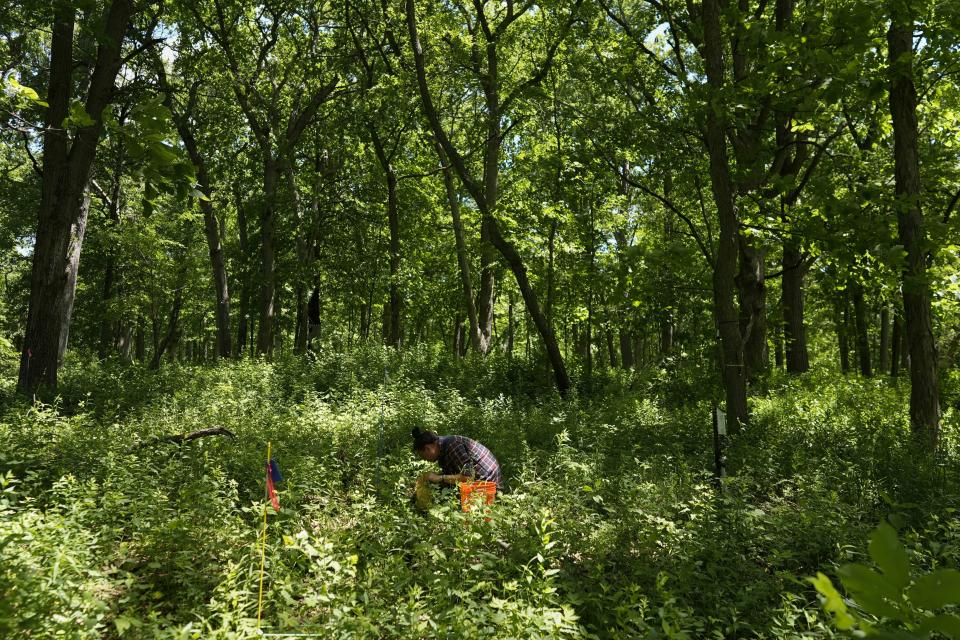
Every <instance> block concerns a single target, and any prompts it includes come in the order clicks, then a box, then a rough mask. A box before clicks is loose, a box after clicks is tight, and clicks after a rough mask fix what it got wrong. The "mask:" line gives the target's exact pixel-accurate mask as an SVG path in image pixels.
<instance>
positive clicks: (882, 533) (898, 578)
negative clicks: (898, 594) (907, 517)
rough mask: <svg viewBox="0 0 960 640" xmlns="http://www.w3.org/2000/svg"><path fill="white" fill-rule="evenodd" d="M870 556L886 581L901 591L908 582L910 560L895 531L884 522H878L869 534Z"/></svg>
mask: <svg viewBox="0 0 960 640" xmlns="http://www.w3.org/2000/svg"><path fill="white" fill-rule="evenodd" d="M869 549H870V557H871V558H873V561H874V562H876V563H877V566H878V567H880V569H881V570H882V571H883V575H884V577H885V578H886V579H887V582H889V583H890V585H891V586H892V587H893V588H894V589H896V590H897V591H901V590H902V589H903V588H904V587H905V586H907V583H908V582H910V560H909V559H908V558H907V551H906V549H904V548H903V545H902V544H900V540H898V539H897V532H896V531H894V530H893V527H891V526H890V525H889V524H887V523H886V522H882V523H880V526H879V527H877V528H876V530H875V531H874V532H873V535H871V536H870V546H869Z"/></svg>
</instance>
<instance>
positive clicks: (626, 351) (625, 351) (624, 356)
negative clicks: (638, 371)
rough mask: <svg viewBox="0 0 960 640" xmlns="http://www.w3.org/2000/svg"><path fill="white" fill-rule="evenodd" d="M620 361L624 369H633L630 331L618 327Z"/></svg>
mask: <svg viewBox="0 0 960 640" xmlns="http://www.w3.org/2000/svg"><path fill="white" fill-rule="evenodd" d="M619 333H620V361H621V362H622V363H623V368H624V369H633V362H634V361H633V339H632V338H631V336H630V331H629V330H628V329H625V328H622V327H621V328H620V332H619Z"/></svg>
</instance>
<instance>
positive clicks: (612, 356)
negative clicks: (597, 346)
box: [605, 327, 618, 369]
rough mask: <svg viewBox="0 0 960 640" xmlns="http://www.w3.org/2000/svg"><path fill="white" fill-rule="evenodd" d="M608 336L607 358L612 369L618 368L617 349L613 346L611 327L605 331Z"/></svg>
mask: <svg viewBox="0 0 960 640" xmlns="http://www.w3.org/2000/svg"><path fill="white" fill-rule="evenodd" d="M605 333H606V334H607V358H608V360H609V362H610V368H611V369H616V368H617V364H618V363H617V348H616V347H615V346H614V344H613V330H612V329H610V328H609V327H608V328H607V330H606V331H605Z"/></svg>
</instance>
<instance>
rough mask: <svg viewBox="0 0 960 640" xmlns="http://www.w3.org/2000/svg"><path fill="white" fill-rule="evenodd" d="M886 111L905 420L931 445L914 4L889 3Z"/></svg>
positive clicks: (934, 413)
mask: <svg viewBox="0 0 960 640" xmlns="http://www.w3.org/2000/svg"><path fill="white" fill-rule="evenodd" d="M888 8H889V17H890V27H889V30H888V31H887V57H888V62H889V65H890V115H891V117H892V119H893V140H894V152H893V158H894V167H895V179H896V195H897V201H896V211H897V228H898V230H899V233H900V241H901V243H902V244H903V248H904V250H905V251H906V254H907V255H906V263H905V264H904V268H903V310H904V333H905V336H906V339H907V343H908V345H909V350H910V424H911V426H912V427H913V429H914V431H915V432H916V433H918V434H920V435H922V436H923V437H925V438H926V439H927V440H928V441H929V442H930V443H931V444H933V445H935V444H936V442H937V438H938V435H939V429H940V391H939V386H938V385H939V382H938V376H937V345H936V340H935V338H934V335H933V320H932V312H931V308H930V282H929V280H928V276H927V259H928V256H929V247H928V239H927V233H926V229H925V226H924V219H923V211H922V210H921V206H920V199H921V193H920V152H919V145H918V126H917V88H916V83H915V79H914V55H915V54H914V47H913V36H914V26H915V23H916V13H915V9H914V3H911V2H909V1H908V0H891V1H890V2H889V3H888Z"/></svg>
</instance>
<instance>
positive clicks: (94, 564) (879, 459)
mask: <svg viewBox="0 0 960 640" xmlns="http://www.w3.org/2000/svg"><path fill="white" fill-rule="evenodd" d="M7 367H8V369H7V371H6V374H7V375H6V376H5V377H4V380H3V382H2V385H3V386H2V388H0V401H2V402H3V410H2V413H0V440H2V441H3V442H4V443H5V446H4V447H3V449H2V451H0V476H2V491H3V493H2V494H0V637H4V638H6V637H11V638H12V637H18V638H48V637H49V638H53V637H57V638H100V637H105V638H115V637H124V638H248V637H252V635H253V633H254V629H255V628H256V625H257V621H256V615H257V604H258V603H257V598H258V576H259V568H260V552H259V547H258V544H257V542H258V535H259V531H260V526H261V524H260V518H261V514H262V505H263V502H262V500H263V492H264V486H263V472H262V470H263V467H264V456H265V450H266V444H267V442H268V441H270V442H272V443H273V448H274V452H275V457H276V458H277V459H278V461H279V463H280V465H281V468H282V470H283V473H284V476H285V481H284V483H283V485H282V489H283V490H282V495H281V500H282V509H281V511H280V513H279V514H277V515H275V516H274V515H273V513H272V511H271V512H270V513H271V517H270V524H269V529H268V545H267V549H266V558H265V566H266V581H265V598H264V601H265V602H264V621H263V625H264V626H268V627H271V628H273V629H280V630H287V631H298V632H307V631H310V632H315V633H318V634H321V635H322V637H330V638H461V637H463V638H466V637H471V638H476V637H490V638H538V637H540V638H561V637H570V638H636V637H650V638H660V637H664V638H708V637H715V638H735V637H743V638H748V637H783V638H789V637H833V636H834V635H835V633H836V632H835V631H833V628H832V626H831V624H830V623H829V620H828V616H827V615H826V614H824V613H823V612H822V611H821V609H820V605H819V602H818V599H817V595H816V592H815V591H814V589H813V587H812V586H811V585H810V584H809V583H808V582H807V581H805V580H804V578H806V577H807V576H810V575H813V574H815V573H816V572H817V571H822V572H824V573H826V574H828V575H832V574H834V572H835V568H836V566H837V565H838V564H840V563H844V562H849V561H862V560H864V558H865V557H866V540H867V538H868V536H869V534H870V532H871V531H872V530H873V528H874V527H875V526H876V524H877V523H878V522H880V521H881V520H884V519H888V520H889V521H890V522H892V523H894V524H895V525H896V526H898V527H899V529H900V534H901V537H902V539H903V540H905V541H906V544H907V548H908V550H909V552H910V554H911V557H912V560H913V562H914V563H915V564H916V565H917V566H920V567H924V568H931V567H937V566H948V567H950V566H952V567H956V566H957V562H958V557H960V524H958V522H957V519H956V517H955V515H956V514H955V511H954V510H955V509H956V508H958V507H960V499H958V496H960V490H958V486H957V473H956V472H957V470H958V458H957V433H956V423H957V421H956V416H955V414H954V409H950V408H948V409H947V411H946V415H945V418H944V437H943V441H944V446H943V450H942V452H941V453H940V454H939V455H938V456H937V457H935V458H933V459H931V458H930V456H927V455H924V454H922V453H918V452H917V451H916V450H915V449H914V447H913V445H912V444H911V440H910V438H909V435H908V429H907V426H906V421H907V416H906V393H905V389H904V388H899V387H897V386H895V385H893V384H891V383H890V382H889V381H881V380H859V379H855V378H846V379H845V378H842V377H839V376H838V375H837V374H835V373H831V372H826V371H819V372H814V373H811V374H809V375H807V376H804V377H802V378H800V379H797V380H790V379H787V378H782V377H778V376H774V377H773V378H771V379H770V380H768V381H767V382H766V383H765V388H764V389H763V391H762V392H760V391H758V392H757V393H756V394H755V395H754V397H753V398H752V414H753V421H752V423H751V425H750V427H749V429H748V430H746V431H745V432H744V433H742V434H740V435H739V436H737V437H736V438H734V439H733V440H732V442H731V446H730V450H729V462H730V464H729V469H730V472H731V476H730V477H729V478H728V479H727V480H726V481H725V483H724V488H723V490H722V491H718V490H717V489H716V487H715V486H714V485H713V483H712V479H711V469H712V461H713V449H712V446H713V443H712V437H711V426H710V405H711V400H712V396H714V395H715V394H716V390H715V389H714V388H713V387H712V386H711V385H710V384H709V383H704V380H709V377H708V375H707V374H706V373H705V372H703V371H698V370H696V369H693V368H690V367H680V368H672V369H667V370H655V371H647V372H642V373H637V374H634V375H632V376H628V375H626V374H623V373H622V372H601V373H600V374H599V375H598V376H597V377H595V378H594V379H593V380H591V381H590V383H589V385H584V384H581V389H580V390H579V391H578V392H577V393H575V394H573V396H572V397H570V398H567V399H560V398H558V397H556V396H555V395H554V394H553V393H552V392H551V391H550V387H549V380H548V379H547V378H546V376H545V375H544V373H543V370H542V368H539V367H538V366H537V365H534V364H531V363H528V362H526V361H524V360H522V359H516V360H508V359H506V358H502V357H493V358H490V359H489V360H487V361H485V362H481V361H474V360H469V361H467V362H465V363H455V362H452V361H450V360H448V359H447V358H446V357H445V356H443V355H441V354H439V353H437V352H434V351H430V350H426V349H424V350H415V349H414V350H409V351H406V352H404V353H402V354H400V355H396V354H388V352H387V351H384V350H381V349H379V348H368V349H362V350H358V351H356V352H354V353H352V354H349V355H343V354H321V355H320V356H319V357H317V358H312V359H311V360H309V361H303V360H292V359H290V360H281V361H279V362H277V363H274V364H267V363H264V362H256V361H253V362H251V361H243V362H235V363H225V364H220V365H217V366H208V367H197V368H190V367H169V368H166V369H164V370H161V371H160V372H156V373H154V372H147V371H145V370H143V369H141V368H137V367H132V368H131V367H125V368H121V367H114V366H110V365H96V364H89V363H87V362H84V363H79V362H78V363H73V364H71V365H70V366H68V368H67V370H66V371H65V376H64V382H63V384H62V388H61V395H60V396H59V397H58V398H57V399H53V400H51V401H50V402H49V403H47V404H38V405H30V404H28V403H26V402H24V401H23V400H21V399H18V398H16V397H15V395H14V393H13V389H12V384H13V375H12V368H10V363H9V362H8V363H7ZM385 373H386V377H385ZM385 382H386V384H384V383H385ZM949 384H950V383H948V387H949ZM946 391H947V394H946V395H945V397H946V398H947V399H948V403H949V402H951V401H952V400H950V398H952V397H955V396H951V395H950V389H949V388H948V389H947V390H946ZM415 425H421V426H426V427H429V428H431V429H434V430H436V431H439V432H445V433H460V434H464V435H469V436H471V437H475V438H477V439H479V440H480V441H482V442H484V443H485V444H487V445H488V446H489V447H490V448H491V449H492V450H493V451H494V452H495V453H496V454H497V455H498V457H499V458H500V460H501V462H502V465H503V469H504V472H505V475H506V477H507V479H508V484H509V487H510V490H509V492H508V493H507V494H505V495H502V496H500V497H499V499H498V501H497V503H496V505H495V507H494V509H493V511H492V513H490V514H489V516H490V517H489V520H487V519H485V518H484V517H483V514H482V513H469V514H463V513H460V512H459V511H457V510H456V508H455V507H456V504H455V499H454V497H453V496H452V495H446V496H441V498H440V500H439V504H438V506H436V507H434V509H433V510H432V511H431V512H429V513H427V514H421V513H418V512H417V511H416V510H415V509H413V508H412V507H411V505H410V501H409V498H410V494H411V492H412V488H413V483H414V480H415V478H416V476H417V474H418V472H419V471H421V470H424V469H426V468H427V466H428V465H426V463H422V462H418V461H415V460H414V458H413V456H412V455H411V453H410V451H409V433H410V429H411V428H412V427H413V426H415ZM211 426H221V427H226V428H227V429H230V430H231V431H232V432H234V433H235V434H236V436H237V437H236V439H235V440H231V439H228V438H222V437H210V438H204V439H200V440H195V441H193V442H190V443H188V444H185V445H183V446H178V445H173V444H170V443H166V442H152V441H151V438H152V437H154V436H157V435H162V434H174V433H185V432H190V431H194V430H196V429H200V428H205V427H211Z"/></svg>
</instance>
